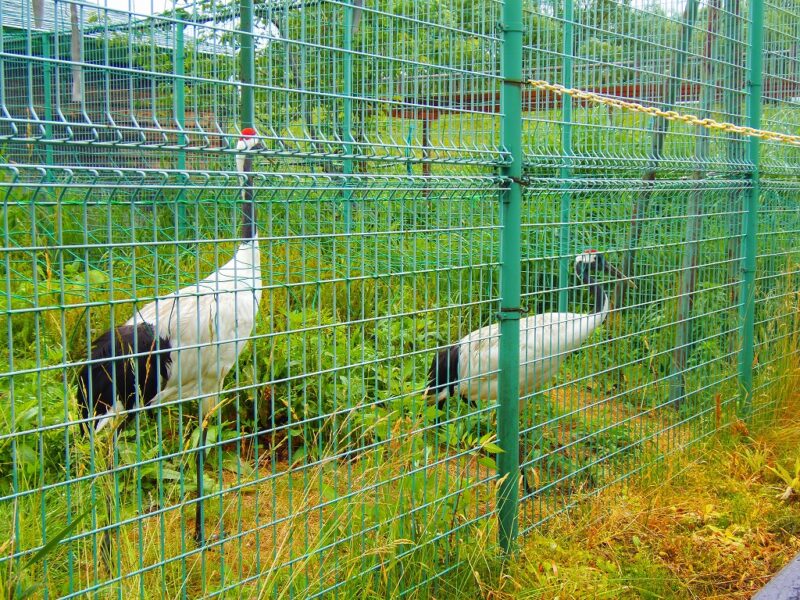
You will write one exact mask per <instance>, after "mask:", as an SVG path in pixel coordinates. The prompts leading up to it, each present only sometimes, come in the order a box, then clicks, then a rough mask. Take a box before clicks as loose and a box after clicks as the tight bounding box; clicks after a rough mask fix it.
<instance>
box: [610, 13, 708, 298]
mask: <svg viewBox="0 0 800 600" xmlns="http://www.w3.org/2000/svg"><path fill="white" fill-rule="evenodd" d="M697 13H698V0H687V1H686V7H685V8H684V10H683V18H682V23H681V30H680V35H679V37H678V47H677V48H676V49H675V55H674V56H673V59H672V61H671V62H670V70H669V74H668V76H667V77H666V78H665V80H664V91H663V97H662V107H663V108H664V110H674V109H675V103H676V101H677V100H678V94H679V92H680V89H681V81H682V80H683V78H684V74H683V73H684V69H685V68H686V62H687V60H688V58H689V46H690V42H691V39H692V33H693V32H694V22H695V20H696V19H697ZM668 131H669V121H667V120H666V119H661V118H653V126H652V142H651V150H650V161H649V164H648V168H647V170H646V171H645V173H644V175H643V176H642V181H655V179H656V175H657V174H658V167H659V165H660V164H661V159H662V157H663V156H662V155H663V150H664V142H665V140H666V137H667V132H668ZM651 196H652V191H651V190H650V189H648V188H645V189H644V191H643V192H642V193H640V194H638V195H637V197H636V199H635V200H634V202H633V205H632V207H631V228H630V232H629V233H628V249H627V251H626V252H625V255H624V257H623V259H622V272H623V273H625V274H626V275H628V276H629V277H630V276H632V275H634V270H635V262H636V250H637V248H638V245H639V237H640V236H641V233H642V227H643V226H644V224H643V221H642V217H643V216H644V215H645V213H646V212H647V210H648V206H649V204H650V197H651ZM625 289H626V286H625V285H624V284H623V283H622V282H620V283H618V284H617V286H616V289H615V291H614V306H622V302H623V299H624V295H625Z"/></svg>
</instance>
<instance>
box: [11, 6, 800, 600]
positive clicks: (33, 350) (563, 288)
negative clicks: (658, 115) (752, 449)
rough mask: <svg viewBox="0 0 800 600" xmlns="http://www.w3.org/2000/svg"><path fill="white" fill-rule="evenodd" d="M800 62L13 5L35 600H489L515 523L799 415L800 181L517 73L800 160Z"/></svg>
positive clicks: (14, 209) (609, 30)
mask: <svg viewBox="0 0 800 600" xmlns="http://www.w3.org/2000/svg"><path fill="white" fill-rule="evenodd" d="M799 24H800V4H797V3H796V2H773V1H771V0H749V2H748V3H745V2H740V1H739V0H704V1H700V0H681V1H677V0H674V1H673V0H662V1H657V2H650V3H639V2H633V3H629V2H624V1H619V2H618V1H616V0H586V1H584V2H574V1H573V0H562V1H561V2H552V3H550V2H533V1H529V0H505V2H500V1H493V0H481V1H478V2H472V1H467V0H425V1H412V0H393V1H391V2H388V3H386V2H383V3H381V2H375V1H374V0H340V1H332V0H327V1H323V0H267V1H265V2H260V1H256V2H253V1H252V0H235V1H227V0H217V1H212V2H196V3H194V2H173V0H169V1H168V2H166V3H164V2H155V1H153V2H150V1H147V2H139V1H138V0H136V1H134V0H125V1H116V0H102V2H100V4H99V5H98V4H95V3H93V2H81V1H79V0H32V2H28V1H27V0H25V1H23V2H19V1H15V0H0V25H2V30H3V31H2V33H3V35H2V39H0V68H1V69H2V71H1V72H0V156H1V157H2V159H1V162H2V164H0V198H2V204H3V212H2V218H3V243H2V246H0V275H1V276H2V291H0V315H1V319H0V320H1V321H2V331H3V335H4V338H5V343H4V344H3V348H2V349H1V350H0V353H2V358H3V360H2V361H1V362H0V398H2V404H3V409H2V411H0V415H2V426H0V473H1V474H2V477H0V540H6V541H5V542H3V543H2V544H0V549H2V550H1V551H0V582H2V586H3V593H5V594H7V595H12V596H13V595H17V596H25V595H28V596H41V597H77V596H83V595H85V594H87V593H89V594H93V595H94V596H95V597H101V598H106V597H109V598H110V597H114V596H116V597H120V598H122V597H137V596H138V597H141V598H150V597H185V598H199V597H219V596H225V597H233V596H236V597H239V596H244V597H251V596H252V597H318V596H334V597H343V598H344V597H393V596H411V597H430V596H431V595H433V596H436V597H440V596H448V595H456V594H457V593H458V592H459V591H460V590H461V589H463V588H464V586H467V585H468V583H469V578H468V577H464V576H463V573H464V572H466V571H469V569H470V557H471V556H472V555H473V554H474V553H475V552H476V548H489V549H493V548H494V546H495V544H497V545H498V548H499V550H508V549H509V546H510V545H511V544H513V542H514V540H515V537H516V528H517V520H518V523H519V531H521V532H523V533H524V532H527V531H529V530H531V529H532V528H535V527H536V526H537V525H538V524H540V523H542V522H543V521H545V520H547V519H548V518H550V517H552V516H553V515H555V514H557V513H558V512H560V511H563V510H565V509H567V508H568V507H570V506H572V505H573V504H575V503H576V502H578V501H580V500H581V499H582V498H586V497H587V496H588V495H590V494H594V493H597V492H599V491H600V490H602V489H603V488H605V487H607V486H609V485H613V484H615V483H617V482H619V481H621V480H623V479H625V478H626V477H628V476H630V475H632V474H635V473H637V472H638V471H640V470H642V469H644V468H646V467H647V466H648V465H651V464H654V463H657V462H658V461H660V460H662V459H663V458H664V457H665V456H667V455H668V454H670V453H672V452H675V451H678V450H680V449H683V448H687V447H689V446H691V445H692V444H693V443H696V442H697V441H699V440H701V439H703V438H704V437H706V436H708V435H710V434H711V433H713V432H715V431H718V430H720V429H723V428H725V427H728V426H730V424H731V423H733V422H734V421H735V420H736V419H737V418H740V417H743V418H749V417H751V416H753V417H754V416H765V417H766V416H768V415H769V414H771V412H772V410H773V409H774V407H775V406H776V405H777V404H778V402H779V399H780V395H781V391H782V390H783V389H784V388H785V386H786V384H787V382H788V381H789V379H788V375H789V374H790V373H792V372H793V370H795V369H796V368H797V362H798V357H797V351H798V350H797V348H798V336H800V305H799V304H798V302H800V300H799V299H798V295H797V289H798V283H800V253H798V250H797V243H796V240H797V236H798V233H800V208H798V207H800V202H798V201H799V200H800V185H798V183H797V181H796V179H797V165H798V164H800V149H798V147H796V146H791V145H788V144H780V143H776V142H769V143H767V142H758V141H754V140H748V139H744V138H741V137H740V136H737V135H733V134H730V133H725V132H716V131H713V132H712V131H708V130H704V129H702V128H697V127H693V126H689V125H685V124H674V123H667V122H665V121H663V120H659V119H652V118H650V117H646V116H643V115H639V114H630V113H623V112H618V111H614V110H609V109H608V108H606V107H604V106H594V105H590V104H585V103H583V102H579V101H575V100H572V99H570V98H568V97H565V98H564V99H561V98H558V97H556V96H553V95H550V94H548V93H545V92H540V91H536V90H533V89H531V88H527V87H524V86H520V84H519V80H520V77H519V74H518V73H517V74H515V73H516V71H518V70H519V69H520V68H521V70H522V79H529V78H533V79H544V80H548V81H550V82H553V83H561V84H563V85H566V86H568V87H577V88H581V89H585V90H589V91H593V92H596V93H600V94H604V95H607V96H612V97H617V98H624V99H629V100H633V101H636V102H639V103H641V104H645V105H654V106H659V107H661V108H665V109H670V110H672V109H675V110H679V111H681V112H685V113H691V114H695V115H697V116H700V117H703V118H705V117H711V118H714V119H717V120H720V121H727V122H732V123H737V124H742V125H751V126H754V127H763V128H765V129H770V130H775V131H780V132H785V133H791V134H798V133H800V56H798V48H799V47H800V25H799ZM248 127H254V128H255V130H256V131H257V136H256V137H257V139H258V144H257V145H253V146H248V145H247V144H248V143H249V142H248V140H249V139H252V140H255V139H256V138H247V136H244V137H243V135H244V134H243V131H244V129H245V128H248ZM242 144H244V145H242ZM251 217H252V224H253V225H254V226H255V229H253V228H252V227H250V220H251ZM256 241H257V244H256V243H255V242H256ZM587 249H592V250H596V251H597V252H590V253H585V252H584V251H585V250H587ZM597 254H602V255H603V257H604V259H605V261H606V262H607V263H608V264H609V265H612V266H613V267H615V268H616V269H617V270H616V271H613V270H609V272H610V275H604V274H603V273H602V270H601V268H600V263H598V262H596V255H597ZM233 257H236V260H234V261H233V262H229V261H231V259H232V258H233ZM256 258H257V260H256ZM256 265H257V266H256ZM626 278H627V280H626ZM198 282H200V283H198ZM631 282H632V283H633V284H634V285H628V283H631ZM226 286H227V287H226ZM230 286H233V287H230ZM237 286H239V287H237ZM177 290H182V291H181V293H180V294H179V295H178V296H175V295H174V293H175V292H176V291H177ZM231 290H234V291H233V292H232V291H231ZM517 294H518V295H519V300H520V301H519V303H517V302H516V300H517ZM176 298H177V299H176ZM153 302H155V305H154V306H155V308H153V309H152V310H151V308H148V305H150V303H153ZM181 306H183V309H181ZM159 307H161V308H159ZM164 307H166V309H164ZM162 309H163V310H162ZM182 310H183V312H181V311H182ZM153 311H154V312H153ZM159 311H160V312H159ZM250 324H252V327H250ZM106 331H112V333H113V335H111V336H110V337H108V338H106V349H107V351H108V352H107V354H105V355H101V354H100V353H99V351H98V349H97V346H96V345H95V341H96V340H98V338H100V339H102V338H101V336H102V334H103V333H104V332H106ZM471 332H476V333H475V334H474V335H473V336H472V339H471V341H470V342H468V343H467V342H465V343H461V344H459V340H461V339H462V338H464V336H466V335H468V334H470V333H471ZM516 340H518V343H519V346H520V348H521V352H519V351H517V346H516V343H517V341H516ZM231 357H232V358H231ZM437 357H441V361H440V362H439V363H438V367H439V368H435V369H433V371H434V372H433V375H434V377H433V381H432V382H431V381H430V373H429V370H430V369H431V363H432V362H433V364H434V366H437V362H436V358H437ZM87 369H88V370H89V371H90V372H95V373H96V376H94V379H92V380H91V381H89V382H88V384H87V380H86V379H85V378H84V377H83V376H82V375H81V374H82V373H85V372H87V371H86V370H87ZM92 369H94V371H92ZM518 380H519V382H520V384H521V385H519V386H518V385H517V381H518ZM103 382H105V384H107V386H108V388H107V389H105V388H103V385H104V384H103ZM431 383H432V384H433V385H431ZM428 388H434V389H433V393H426V390H427V391H428V392H430V389H428ZM518 388H519V389H518ZM104 390H105V391H104ZM159 390H160V391H159ZM103 394H106V395H105V396H104V395H103ZM125 394H128V395H127V396H126V395H125ZM86 398H90V400H86ZM82 399H83V400H82ZM115 402H117V403H118V404H120V405H121V406H119V407H118V408H119V412H120V414H119V415H117V416H116V417H115V418H113V419H107V417H109V416H113V415H114V410H116V409H114V410H111V405H112V404H114V403H115ZM517 412H518V415H517ZM517 460H518V461H519V464H520V465H521V467H522V470H521V471H518V470H517ZM517 484H518V485H517ZM518 501H519V504H518V505H517V502H518ZM498 534H499V540H500V541H499V543H498V542H497V541H496V540H498Z"/></svg>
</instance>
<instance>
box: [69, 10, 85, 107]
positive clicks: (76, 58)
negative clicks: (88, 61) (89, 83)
mask: <svg viewBox="0 0 800 600" xmlns="http://www.w3.org/2000/svg"><path fill="white" fill-rule="evenodd" d="M69 21H70V26H71V33H70V35H71V40H70V48H71V56H70V60H71V61H72V101H73V102H81V101H83V69H82V68H81V63H82V62H83V37H82V33H81V22H80V16H79V15H78V5H77V4H70V6H69Z"/></svg>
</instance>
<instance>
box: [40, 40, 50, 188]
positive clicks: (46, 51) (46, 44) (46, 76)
mask: <svg viewBox="0 0 800 600" xmlns="http://www.w3.org/2000/svg"><path fill="white" fill-rule="evenodd" d="M41 39H42V54H43V55H44V59H45V60H44V62H43V63H42V87H43V92H44V119H45V124H44V137H45V138H46V139H47V141H48V143H47V144H46V145H45V147H44V156H45V164H47V166H52V165H53V146H52V144H51V143H49V142H51V141H52V140H53V65H52V64H51V63H50V61H51V60H52V59H53V54H52V48H51V46H50V34H49V33H44V34H42V38H41ZM49 175H50V172H49V171H48V177H49Z"/></svg>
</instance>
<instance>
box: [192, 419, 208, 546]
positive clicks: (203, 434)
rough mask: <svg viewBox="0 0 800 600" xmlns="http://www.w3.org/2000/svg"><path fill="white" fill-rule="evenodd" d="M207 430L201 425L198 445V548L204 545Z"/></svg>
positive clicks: (195, 511)
mask: <svg viewBox="0 0 800 600" xmlns="http://www.w3.org/2000/svg"><path fill="white" fill-rule="evenodd" d="M205 446H206V428H205V427H204V426H203V423H202V422H201V423H200V439H199V441H198V444H197V504H195V507H194V539H195V541H196V542H197V545H198V546H202V545H203V538H204V536H203V533H204V532H203V523H204V522H205V521H204V513H203V502H204V499H203V459H204V458H205V453H206V450H205Z"/></svg>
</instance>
